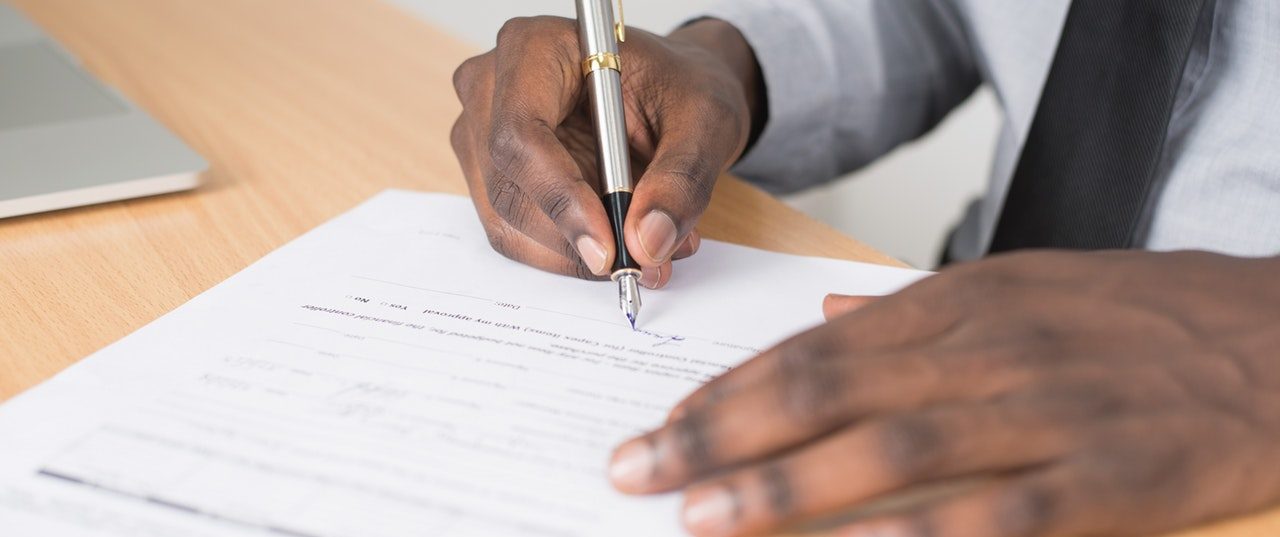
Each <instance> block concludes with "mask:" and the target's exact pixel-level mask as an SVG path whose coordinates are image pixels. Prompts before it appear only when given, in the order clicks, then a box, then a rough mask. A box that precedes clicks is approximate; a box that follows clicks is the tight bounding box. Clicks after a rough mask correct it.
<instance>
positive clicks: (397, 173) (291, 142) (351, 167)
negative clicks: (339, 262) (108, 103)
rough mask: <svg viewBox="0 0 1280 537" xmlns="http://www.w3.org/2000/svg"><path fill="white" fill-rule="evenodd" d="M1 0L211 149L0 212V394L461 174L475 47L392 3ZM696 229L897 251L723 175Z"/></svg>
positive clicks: (825, 249)
mask: <svg viewBox="0 0 1280 537" xmlns="http://www.w3.org/2000/svg"><path fill="white" fill-rule="evenodd" d="M12 3H13V4H15V5H16V6H17V7H18V8H19V9H20V10H22V11H23V12H25V13H26V14H27V15H28V16H29V17H31V18H32V19H34V20H35V22H36V23H37V24H39V25H40V26H42V27H44V28H45V29H46V30H47V31H49V32H50V33H51V34H52V35H53V36H54V37H56V38H57V39H58V40H59V41H60V42H61V43H62V44H63V45H64V46H65V47H67V48H68V49H70V50H71V52H72V53H73V54H75V55H77V56H78V57H79V58H80V59H81V60H82V61H83V63H84V64H85V65H86V66H87V67H88V69H89V70H90V71H91V72H93V73H94V74H95V75H97V76H98V77H100V78H101V79H102V80H104V81H106V82H107V83H109V84H111V85H113V86H115V87H116V88H117V89H119V90H120V91H121V92H123V93H124V94H125V95H126V96H128V97H129V98H130V99H132V100H133V101H134V102H135V103H137V104H139V105H140V106H142V107H143V108H145V109H146V110H148V111H149V112H150V113H151V114H152V115H154V116H155V117H156V118H157V119H158V120H160V121H161V122H162V123H164V124H165V125H167V126H168V127H169V128H170V129H171V130H173V131H174V132H175V133H177V134H178V135H179V136H180V137H182V138H183V139H184V140H186V141H187V143H188V144H190V145H191V146H192V147H193V148H195V150H196V151H197V152H199V153H200V154H202V155H203V156H204V157H205V158H206V159H208V160H209V162H210V163H211V166H210V170H209V171H208V172H207V173H205V174H204V176H203V180H204V186H202V187H201V188H200V189H199V190H197V191H194V192H190V193H183V194H174V195H167V196H159V197H154V198H148V199H141V200H133V201H126V202H118V203H111V204H106V205H100V206H95V207H87V208H80V209H71V210H65V211H59V212H56V213H48V214H41V215H33V216H27V217H21V218H15V219H9V220H0V401H3V400H5V399H7V398H9V397H12V396H13V395H16V394H17V393H19V392H21V391H23V390H25V389H27V388H30V387H31V386H33V385H35V384H37V383H39V382H41V381H43V380H45V379H47V378H49V377H50V376H52V375H53V374H55V373H57V372H58V371H60V370H62V369H63V368H65V367H67V366H68V365H70V364H71V363H73V362H75V361H76V360H79V359H80V358H83V357H84V356H87V355H88V354H90V353H92V352H93V351H95V350H97V349H99V348H101V347H103V346H105V345H107V344H109V343H111V342H113V341H115V340H117V339H119V338H121V337H123V336H124V335H126V334H128V333H130V332H132V331H134V330H136V329H138V328H140V327H141V326H142V325H144V324H146V323H147V322H149V321H151V320H153V319H155V318H157V317H159V316H160V315H162V314H164V313H165V312H167V311H169V310H171V309H173V308H176V307H178V306H179V305H181V304H182V303H183V302H185V301H187V300H188V299H190V298H191V297H193V296H195V295H196V294H198V293H200V292H201V291H204V290H205V289H207V288H209V287H211V286H213V285H214V284H216V283H218V282H220V281H222V280H224V279H226V278H227V277H228V276H230V275H232V274H234V273H235V272H236V271H238V270H240V269H242V268H244V267H246V266H248V265H249V264H250V263H252V262H253V261H255V260H257V259H258V258H260V257H262V256H263V255H264V254H266V253H267V252H269V251H271V250H272V249H274V248H276V247H278V246H280V245H282V244H284V243H285V242H287V241H289V240H290V239H292V238H294V237H296V236H298V235H300V234H302V233H303V232H305V231H307V230H308V229H311V228H312V227H314V226H316V225H317V224H320V223H321V222H323V221H325V220H327V219H329V218H331V217H333V216H335V215H337V214H339V213H341V212H342V211H345V210H347V209H350V208H351V207H354V206H355V205H357V204H359V203H360V202H361V201H363V200H365V199H366V198H368V197H369V196H371V195H373V194H375V193H377V192H379V191H381V190H383V189H386V188H407V189H416V190H426V191H438V192H451V193H458V194H464V193H465V192H466V186H465V184H464V183H463V180H462V175H461V171H460V170H459V168H458V165H457V163H456V161H455V160H454V157H453V153H452V150H451V149H450V146H449V141H448V137H449V127H450V126H451V124H452V122H453V120H454V118H455V117H456V116H457V114H458V111H459V105H458V104H457V101H456V99H455V97H454V95H453V89H452V84H451V83H450V77H451V74H452V72H453V69H454V67H455V66H457V65H458V64H459V63H461V61H462V60H463V59H465V58H466V57H468V56H470V55H472V54H474V53H475V52H477V51H476V50H474V49H473V48H472V47H470V46H468V45H464V44H463V43H461V42H459V41H457V40H455V39H453V38H451V37H448V36H447V35H446V34H445V33H443V32H441V31H439V30H437V29H434V28H432V27H430V26H428V25H427V24H426V23H423V22H421V21H419V20H417V19H415V18H413V17H411V16H409V15H408V14H406V13H403V12H401V11H399V10H397V9H395V8H393V7H390V6H387V5H384V4H381V3H378V2H376V1H374V0H216V1H214V0H111V1H86V0H12ZM699 229H700V230H701V232H702V233H703V235H704V236H705V237H708V238H713V239H720V240H725V241H730V242H736V243H740V244H746V245H750V246H756V247H760V248H766V249H770V250H776V251H781V252H789V253H798V254H806V255H818V256H826V257H836V258H844V259H853V260H860V261H869V262H877V263H886V264H898V262H897V261H895V260H894V259H892V258H890V257H888V256H886V255H884V254H881V253H879V252H876V251H875V250H873V249H871V248H869V247H867V246H865V245H863V244H861V243H859V242H857V241H855V240H853V239H850V238H848V237H846V236H843V235H841V234H840V233H838V232H836V231H835V230H833V229H831V228H830V227H827V226H826V225H823V224H821V223H818V222H816V221H814V220H812V219H810V218H808V217H805V216H804V215H801V214H800V213H798V212H796V211H795V210H793V209H790V208H788V207H786V206H785V205H783V204H782V203H780V202H778V201H776V200H774V199H773V198H771V197H770V196H768V195H766V194H764V193H762V192H760V191H759V190H756V189H755V188H753V187H750V186H747V185H745V184H743V183H742V182H740V181H738V180H736V179H733V178H724V179H722V180H721V181H720V183H719V185H718V186H717V189H716V192H715V196H714V199H713V201H712V205H711V208H710V210H709V211H708V212H707V214H706V215H705V216H704V217H703V219H702V221H701V222H700V224H699ZM677 277H678V276H677ZM814 307H817V305H816V304H815V306H814ZM1255 535H1257V536H1262V535H1280V513H1272V514H1265V515H1262V516H1259V517H1255V518H1253V519H1251V520H1244V521H1236V522H1231V523H1225V524H1220V525H1218V526H1216V527H1214V528H1211V529H1208V530H1203V531H1200V532H1195V533H1189V534H1187V536H1188V537H1189V536H1195V537H1244V536H1255Z"/></svg>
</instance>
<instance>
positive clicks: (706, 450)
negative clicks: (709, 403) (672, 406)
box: [671, 409, 714, 475]
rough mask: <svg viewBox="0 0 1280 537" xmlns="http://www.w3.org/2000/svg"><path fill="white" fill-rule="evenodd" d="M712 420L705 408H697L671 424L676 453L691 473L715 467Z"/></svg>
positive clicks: (701, 472) (699, 472)
mask: <svg viewBox="0 0 1280 537" xmlns="http://www.w3.org/2000/svg"><path fill="white" fill-rule="evenodd" d="M709 426H710V420H708V419H707V414H706V412H705V411H704V410H701V409H695V410H692V411H690V412H689V413H688V414H686V415H685V417H684V418H683V419H681V420H679V421H676V422H675V423H673V424H672V425H671V435H672V440H673V441H674V442H675V448H676V453H677V454H678V456H679V457H680V458H681V459H682V460H683V462H684V464H685V465H686V467H687V470H688V473H689V474H690V475H701V474H704V473H706V472H707V471H709V470H710V469H711V468H712V467H713V459H712V449H713V448H714V446H713V445H712V439H711V435H710V431H709V430H708V428H709Z"/></svg>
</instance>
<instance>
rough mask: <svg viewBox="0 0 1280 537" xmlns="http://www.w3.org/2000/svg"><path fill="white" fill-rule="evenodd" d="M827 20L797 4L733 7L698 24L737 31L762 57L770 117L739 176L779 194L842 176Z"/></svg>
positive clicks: (770, 1) (737, 169)
mask: <svg viewBox="0 0 1280 537" xmlns="http://www.w3.org/2000/svg"><path fill="white" fill-rule="evenodd" d="M822 16H823V14H822V13H821V12H819V11H817V10H815V9H814V8H812V6H811V5H809V4H807V3H805V2H796V1H794V0H730V1H728V2H722V3H721V4H719V5H717V6H715V7H713V8H711V9H710V10H709V11H707V12H705V13H703V14H702V15H701V16H699V17H698V18H706V17H710V18H715V19H720V20H723V21H725V22H728V23H729V24H732V25H733V26H734V27H735V28H737V29H738V31H739V32H741V33H742V35H743V36H744V37H745V38H746V40H747V43H748V44H749V45H751V48H752V50H753V51H754V52H755V55H756V61H757V62H758V63H759V64H760V69H761V72H762V73H763V76H764V83H765V87H766V94H767V96H768V97H767V99H768V103H769V118H768V122H767V123H766V124H765V127H764V131H763V132H762V133H761V134H760V138H759V139H758V140H757V141H756V143H755V145H754V146H753V147H752V148H751V150H750V151H748V152H747V153H746V154H745V155H743V157H742V158H741V159H740V160H739V161H738V162H737V164H735V165H734V166H733V172H734V173H735V174H737V175H739V176H741V177H743V178H745V179H747V180H749V181H751V182H752V183H755V184H756V185H759V186H760V187H762V188H764V189H765V190H768V191H770V192H774V193H785V192H793V191H796V190H800V189H802V188H805V187H807V186H811V185H814V184H816V183H820V182H823V181H826V180H829V179H831V178H834V177H835V176H836V175H837V174H838V162H837V159H836V158H834V156H833V155H831V154H830V152H829V148H830V147H832V145H833V143H834V141H835V140H834V136H835V134H834V132H833V130H832V128H831V127H830V125H831V124H832V121H831V114H832V113H833V111H834V110H835V109H836V106H837V99H838V92H837V87H836V72H835V66H836V58H835V51H834V50H832V49H831V47H830V46H829V45H826V46H824V43H828V44H829V43H830V39H828V38H827V37H828V36H826V35H825V34H826V33H827V32H828V31H829V29H828V27H827V25H826V24H825V23H824V22H823V19H822Z"/></svg>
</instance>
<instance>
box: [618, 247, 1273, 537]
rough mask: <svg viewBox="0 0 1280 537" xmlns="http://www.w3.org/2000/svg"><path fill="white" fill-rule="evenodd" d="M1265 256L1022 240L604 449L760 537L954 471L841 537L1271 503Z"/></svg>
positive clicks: (698, 530)
mask: <svg viewBox="0 0 1280 537" xmlns="http://www.w3.org/2000/svg"><path fill="white" fill-rule="evenodd" d="M1278 453H1280V259H1255V260H1248V259H1238V258H1231V257H1225V256H1219V255H1213V254H1205V253H1173V254H1155V253H1142V252H1103V253H1088V254H1085V253H1052V252H1032V253H1021V254H1013V255H1007V256H1000V257H995V258H991V259H989V260H985V261H979V262H974V263H967V264H962V265H959V266H957V267H954V268H952V269H948V270H945V271H943V272H942V273H940V274H938V275H937V276H934V277H931V278H928V279H926V280H924V281H922V282H920V283H918V284H916V285H913V286H911V287H909V288H907V289H906V290H904V291H902V292H900V293H898V294H895V295H892V296H889V297H885V298H882V299H877V300H874V301H871V302H869V303H867V304H865V305H862V307H858V308H856V310H854V311H851V312H848V313H845V314H843V315H840V316H838V317H835V318H833V319H830V322H828V323H827V324H825V325H823V326H820V327H818V328H815V329H813V330H810V331H808V332H806V333H803V334H800V335H798V336H795V337H793V338H791V339H789V340H787V341H786V342H784V343H782V344H780V345H778V346H777V347H775V348H773V349H771V350H769V351H767V352H765V353H764V354H762V355H760V356H758V357H756V358H754V359H752V360H750V361H749V362H747V363H745V364H743V365H742V366H740V367H738V368H736V369H734V370H732V371H730V372H728V373H727V374H725V375H724V376H722V377H720V378H718V379H716V380H714V381H712V382H711V383H709V384H707V385H706V386H705V387H703V388H701V389H700V390H698V391H697V392H695V393H693V394H692V395H691V396H689V397H688V398H687V399H686V400H685V401H683V402H682V403H680V404H679V405H678V406H677V407H676V409H675V410H674V411H673V412H672V415H671V418H670V420H669V421H668V423H667V424H666V425H665V426H663V427H662V428H660V429H658V430H656V431H654V432H652V433H649V434H646V435H644V436H642V437H640V438H637V439H634V440H631V441H628V442H626V443H624V444H623V445H622V446H620V447H619V448H618V450H617V451H616V452H615V454H614V458H613V461H612V463H611V466H610V478H611V479H612V480H613V483H614V485H615V486H616V487H618V488H619V489H620V490H623V491H625V492H629V493H637V494H642V493H652V492H659V491H667V490H675V489H685V502H686V503H685V507H684V512H683V517H684V522H685V525H686V526H687V527H688V528H689V530H690V531H692V532H693V533H694V534H696V535H699V536H721V535H754V534H759V533H765V532H769V531H775V530H778V529H781V528H784V527H786V526H788V525H790V524H792V523H795V522H798V521H803V520H808V519H812V518H814V517H818V516H821V515H824V514H829V513H833V512H841V511H847V510H851V509H855V508H856V507H857V506H859V505H861V504H863V503H865V502H867V501H869V500H871V499H873V498H877V497H881V496H884V495H887V494H890V493H896V492H901V491H905V490H909V489H912V488H914V487H917V486H919V485H922V484H926V483H929V482H934V481H939V480H947V479H953V478H965V477H979V478H987V479H984V480H980V481H982V483H983V484H982V485H980V486H978V487H976V488H969V489H966V490H965V491H964V492H961V493H958V494H955V495H952V496H949V497H946V498H944V499H941V500H936V501H933V502H931V503H927V504H925V505H919V506H915V507H912V508H910V509H908V510H907V511H905V512H897V513H893V514H889V515H881V516H878V517H874V518H872V519H867V520H861V521H859V522H856V523H854V524H853V525H852V526H849V527H847V528H845V529H844V530H842V531H846V532H847V533H841V535H846V534H847V535H850V536H854V535H857V536H877V537H889V536H893V537H917V536H921V537H924V536H927V537H977V536H987V537H1011V536H1032V535H1036V536H1040V535H1077V534H1088V535H1130V534H1149V533H1157V532H1162V531H1168V530H1172V529H1176V528H1179V527H1184V526H1188V525H1192V524H1196V523H1200V522H1204V521H1207V520H1211V519H1214V518H1219V517H1224V516H1228V515H1234V514H1240V513H1244V512H1248V511H1251V510H1257V509H1260V508H1262V507H1265V506H1268V505H1273V504H1275V503H1276V502H1277V500H1280V464H1278V462H1280V456H1277V454H1278Z"/></svg>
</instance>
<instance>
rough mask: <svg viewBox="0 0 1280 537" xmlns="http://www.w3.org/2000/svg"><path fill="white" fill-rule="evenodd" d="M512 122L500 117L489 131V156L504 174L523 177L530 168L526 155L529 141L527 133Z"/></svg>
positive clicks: (495, 166)
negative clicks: (512, 124)
mask: <svg viewBox="0 0 1280 537" xmlns="http://www.w3.org/2000/svg"><path fill="white" fill-rule="evenodd" d="M510 123H511V122H510V121H507V120H501V119H500V120H499V121H497V122H496V126H495V128H494V129H493V131H492V132H490V133H489V158H490V159H491V160H492V161H493V166H494V168H496V169H497V170H498V172H499V173H501V174H502V175H503V176H506V177H513V178H518V177H523V176H524V174H525V172H526V171H527V168H528V164H529V162H528V159H527V158H526V156H525V148H526V147H528V143H527V140H526V135H525V134H524V133H523V132H522V131H521V130H520V129H517V128H515V127H513V126H511V125H510Z"/></svg>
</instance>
